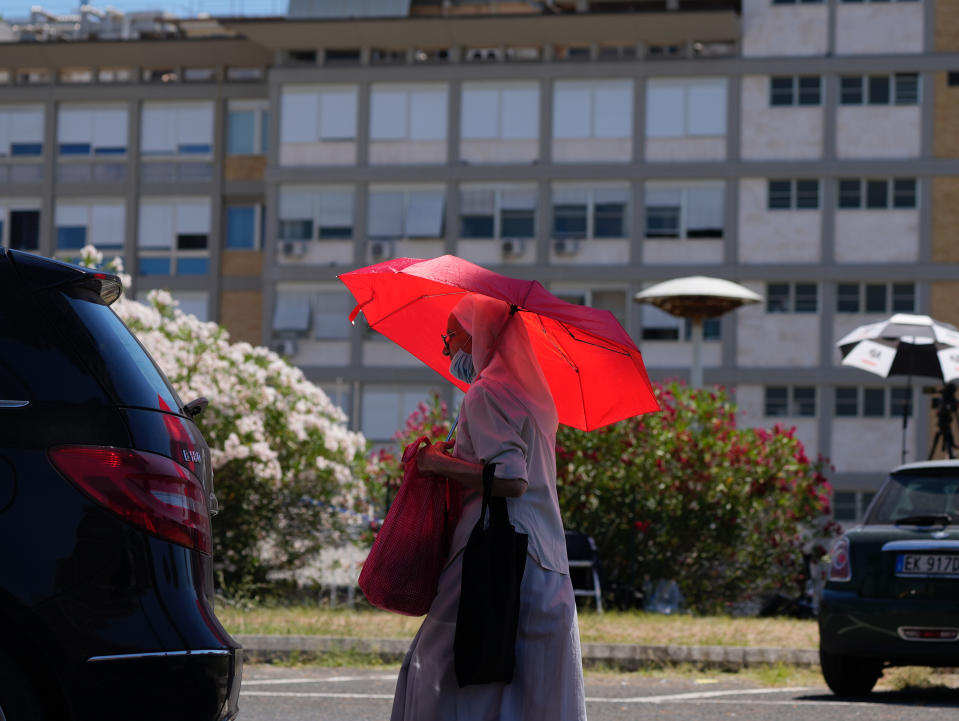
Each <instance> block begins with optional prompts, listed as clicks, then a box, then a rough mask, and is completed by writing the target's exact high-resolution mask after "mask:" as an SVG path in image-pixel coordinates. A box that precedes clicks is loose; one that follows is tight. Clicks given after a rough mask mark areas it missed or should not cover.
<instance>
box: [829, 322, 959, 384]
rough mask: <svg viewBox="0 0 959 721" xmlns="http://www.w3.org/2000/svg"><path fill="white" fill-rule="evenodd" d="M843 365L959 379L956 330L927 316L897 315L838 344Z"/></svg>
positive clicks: (958, 334)
mask: <svg viewBox="0 0 959 721" xmlns="http://www.w3.org/2000/svg"><path fill="white" fill-rule="evenodd" d="M837 345H838V346H839V351H840V353H842V356H843V358H842V364H843V365H844V366H851V367H853V368H861V369H862V370H864V371H869V372H870V373H875V374H876V375H878V376H882V377H883V378H888V377H889V376H894V375H901V376H928V377H930V378H938V379H940V380H943V381H946V382H948V381H951V380H955V379H957V378H959V330H957V329H956V327H955V326H953V325H951V324H949V323H942V322H940V321H937V320H934V319H932V318H930V317H929V316H928V315H911V314H907V313H897V314H896V315H893V316H892V317H890V318H888V319H886V320H883V321H879V322H878V323H869V324H867V325H862V326H859V327H858V328H856V329H855V330H854V331H852V332H851V333H849V334H847V335H845V336H844V337H843V338H841V339H840V341H839V342H838V343H837Z"/></svg>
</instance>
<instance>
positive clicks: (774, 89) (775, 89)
mask: <svg viewBox="0 0 959 721" xmlns="http://www.w3.org/2000/svg"><path fill="white" fill-rule="evenodd" d="M769 104H770V105H772V106H782V105H820V104H822V79H821V78H820V77H819V76H818V75H774V76H772V77H771V78H769Z"/></svg>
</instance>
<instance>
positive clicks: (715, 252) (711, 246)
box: [643, 238, 726, 265]
mask: <svg viewBox="0 0 959 721" xmlns="http://www.w3.org/2000/svg"><path fill="white" fill-rule="evenodd" d="M725 249H726V243H725V241H723V240H721V239H716V240H699V239H681V238H674V239H670V240H644V241H643V262H644V263H646V264H649V265H670V264H676V265H690V264H697V265H698V264H701V263H702V264H710V265H712V264H719V263H722V262H723V254H724V253H725Z"/></svg>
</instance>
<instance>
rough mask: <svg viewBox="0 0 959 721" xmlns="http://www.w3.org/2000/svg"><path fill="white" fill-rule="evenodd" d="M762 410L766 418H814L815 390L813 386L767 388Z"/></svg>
mask: <svg viewBox="0 0 959 721" xmlns="http://www.w3.org/2000/svg"><path fill="white" fill-rule="evenodd" d="M764 408H765V411H764V413H765V415H766V416H767V417H784V418H790V417H810V418H811V417H814V416H815V415H816V389H815V387H813V386H791V387H790V386H767V387H766V389H765V403H764Z"/></svg>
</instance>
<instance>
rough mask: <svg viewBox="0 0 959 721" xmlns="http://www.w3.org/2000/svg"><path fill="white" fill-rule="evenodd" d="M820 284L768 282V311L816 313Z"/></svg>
mask: <svg viewBox="0 0 959 721" xmlns="http://www.w3.org/2000/svg"><path fill="white" fill-rule="evenodd" d="M818 311H819V286H818V285H816V283H767V284H766V312H767V313H816V312H818Z"/></svg>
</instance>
